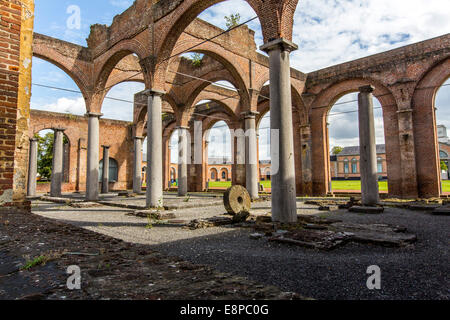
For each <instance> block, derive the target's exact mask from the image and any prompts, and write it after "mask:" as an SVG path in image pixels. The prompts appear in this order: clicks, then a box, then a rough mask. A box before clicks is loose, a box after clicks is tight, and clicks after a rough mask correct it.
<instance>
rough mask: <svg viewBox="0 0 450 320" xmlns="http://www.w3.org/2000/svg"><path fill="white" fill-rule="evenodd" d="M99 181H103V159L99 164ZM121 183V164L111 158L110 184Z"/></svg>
mask: <svg viewBox="0 0 450 320" xmlns="http://www.w3.org/2000/svg"><path fill="white" fill-rule="evenodd" d="M98 177H99V180H98V181H100V182H101V181H102V179H103V159H102V160H100V163H99V175H98ZM117 181H119V164H118V162H117V160H116V159H114V158H109V182H117Z"/></svg>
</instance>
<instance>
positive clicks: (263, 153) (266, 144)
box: [257, 111, 272, 188]
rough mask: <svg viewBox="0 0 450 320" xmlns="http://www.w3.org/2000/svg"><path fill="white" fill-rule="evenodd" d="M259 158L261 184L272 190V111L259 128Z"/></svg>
mask: <svg viewBox="0 0 450 320" xmlns="http://www.w3.org/2000/svg"><path fill="white" fill-rule="evenodd" d="M257 132H258V156H259V172H260V183H261V184H262V185H263V186H264V188H271V177H270V172H271V171H270V167H271V164H272V161H271V157H270V111H269V112H267V113H266V114H265V115H264V116H263V117H262V118H261V120H260V121H259V124H258V128H257Z"/></svg>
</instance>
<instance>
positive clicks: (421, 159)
mask: <svg viewBox="0 0 450 320" xmlns="http://www.w3.org/2000/svg"><path fill="white" fill-rule="evenodd" d="M449 77H450V58H446V59H444V60H441V61H439V62H438V63H436V64H434V65H433V66H432V67H430V68H429V69H428V70H427V71H426V72H425V74H424V75H423V76H422V78H421V80H420V81H419V82H418V84H417V86H416V88H415V90H414V94H413V99H412V109H413V123H414V144H415V150H416V164H417V183H418V189H419V196H420V197H436V196H438V195H439V194H440V180H441V177H440V163H439V159H440V158H439V143H438V138H437V132H436V113H435V101H436V94H437V92H438V90H439V89H440V87H441V86H442V84H443V83H444V82H445V81H446V80H447V79H448V78H449Z"/></svg>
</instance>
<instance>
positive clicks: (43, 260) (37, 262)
mask: <svg viewBox="0 0 450 320" xmlns="http://www.w3.org/2000/svg"><path fill="white" fill-rule="evenodd" d="M49 260H50V258H49V257H47V256H46V255H42V256H39V257H36V258H34V259H33V260H29V261H28V262H27V263H25V265H24V266H23V267H22V268H20V270H30V269H31V268H34V267H36V266H41V265H45V264H46V263H47V262H48V261H49Z"/></svg>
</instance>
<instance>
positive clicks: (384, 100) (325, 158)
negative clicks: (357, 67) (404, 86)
mask: <svg viewBox="0 0 450 320" xmlns="http://www.w3.org/2000/svg"><path fill="white" fill-rule="evenodd" d="M369 84H371V85H373V86H374V87H375V91H374V96H375V97H376V98H377V99H378V101H379V102H380V104H381V106H382V110H383V122H384V135H385V143H386V163H387V168H388V170H387V171H388V185H389V194H390V195H401V194H402V193H401V185H402V179H401V163H400V157H398V156H396V155H398V154H400V145H399V138H398V137H399V128H398V117H397V103H396V100H395V98H394V96H393V94H392V92H391V91H390V90H389V89H388V88H387V87H385V86H384V85H383V84H381V83H380V82H378V81H376V80H373V79H369V78H365V79H359V78H355V79H346V80H343V81H339V82H337V83H333V84H331V85H329V86H328V87H327V88H325V89H323V90H322V91H321V92H319V93H318V95H317V97H316V99H315V100H314V101H313V103H312V105H311V109H310V110H309V116H310V121H311V136H312V164H313V166H312V180H313V193H314V194H317V195H323V194H326V193H327V192H328V191H329V190H328V181H329V180H330V170H329V166H330V164H329V146H328V130H327V125H326V124H327V115H328V113H329V111H330V110H331V108H332V107H333V105H334V104H335V103H336V102H337V101H338V100H339V99H340V98H341V97H343V96H344V95H346V94H349V93H353V92H358V89H359V87H361V86H365V85H369Z"/></svg>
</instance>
